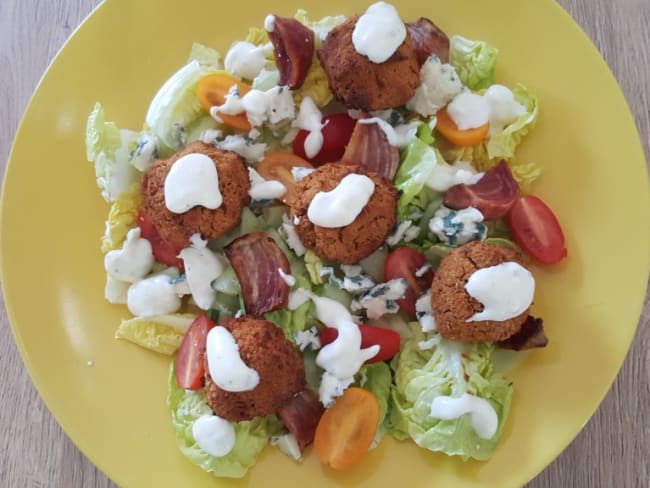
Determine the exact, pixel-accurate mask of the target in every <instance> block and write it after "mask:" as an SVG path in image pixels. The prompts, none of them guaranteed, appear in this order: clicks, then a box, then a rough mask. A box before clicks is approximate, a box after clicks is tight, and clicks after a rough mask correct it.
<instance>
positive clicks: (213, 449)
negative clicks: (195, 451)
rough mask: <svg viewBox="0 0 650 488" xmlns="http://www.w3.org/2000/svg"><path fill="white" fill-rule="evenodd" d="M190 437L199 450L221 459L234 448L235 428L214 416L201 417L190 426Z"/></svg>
mask: <svg viewBox="0 0 650 488" xmlns="http://www.w3.org/2000/svg"><path fill="white" fill-rule="evenodd" d="M192 437H194V440H195V441H196V443H197V444H198V445H199V447H200V448H201V449H203V450H204V451H205V452H207V453H208V454H210V456H214V457H222V456H225V455H226V454H228V453H229V452H230V451H232V449H233V447H235V428H234V427H233V425H232V423H230V422H228V421H227V420H226V419H223V418H221V417H218V416H216V415H202V416H201V417H199V418H198V419H196V420H195V421H194V423H193V424H192Z"/></svg>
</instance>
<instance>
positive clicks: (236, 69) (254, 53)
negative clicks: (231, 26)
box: [224, 41, 266, 80]
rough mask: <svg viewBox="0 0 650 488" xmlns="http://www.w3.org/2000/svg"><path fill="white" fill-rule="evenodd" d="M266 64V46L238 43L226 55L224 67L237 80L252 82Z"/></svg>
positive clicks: (244, 42)
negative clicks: (244, 79)
mask: <svg viewBox="0 0 650 488" xmlns="http://www.w3.org/2000/svg"><path fill="white" fill-rule="evenodd" d="M265 63H266V58H265V57H264V46H256V45H255V44H251V43H250V42H246V41H238V42H235V43H234V44H233V45H232V46H231V47H230V49H229V50H228V52H227V53H226V59H225V60H224V67H225V68H226V71H228V72H229V73H230V74H232V75H234V76H236V77H237V78H246V79H248V80H252V79H254V78H255V77H256V76H257V75H258V74H259V73H260V71H262V68H264V64H265Z"/></svg>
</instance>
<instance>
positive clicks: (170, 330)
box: [115, 313, 196, 355]
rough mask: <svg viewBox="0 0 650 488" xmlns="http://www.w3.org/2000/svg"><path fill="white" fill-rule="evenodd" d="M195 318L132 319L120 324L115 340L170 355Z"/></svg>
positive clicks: (165, 316)
mask: <svg viewBox="0 0 650 488" xmlns="http://www.w3.org/2000/svg"><path fill="white" fill-rule="evenodd" d="M195 318H196V315H194V314H189V313H172V314H167V315H156V316H153V317H134V318H132V319H129V320H123V321H122V322H121V323H120V326H119V327H118V329H117V331H116V332H115V338H116V339H125V340H127V341H130V342H133V343H134V344H137V345H138V346H140V347H144V348H145V349H149V350H151V351H155V352H159V353H160V354H169V355H172V354H174V353H175V352H176V350H177V349H178V347H179V346H180V345H181V342H182V341H183V336H184V335H185V332H186V331H187V329H188V328H189V326H190V324H191V323H192V322H193V321H194V319H195Z"/></svg>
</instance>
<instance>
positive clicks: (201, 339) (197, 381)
mask: <svg viewBox="0 0 650 488" xmlns="http://www.w3.org/2000/svg"><path fill="white" fill-rule="evenodd" d="M212 327H214V322H212V320H210V319H209V318H207V317H206V316H205V315H199V316H198V317H196V318H195V319H194V322H192V324H191V325H190V327H189V328H188V329H187V332H185V336H183V342H181V346H180V347H179V348H178V353H177V354H176V371H175V374H176V384H177V385H178V386H179V387H180V388H184V389H186V390H198V389H199V388H201V387H202V386H203V374H204V373H205V366H204V358H205V342H206V339H207V337H208V332H209V331H210V329H211V328H212Z"/></svg>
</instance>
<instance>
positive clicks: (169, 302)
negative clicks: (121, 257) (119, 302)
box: [126, 274, 181, 317]
mask: <svg viewBox="0 0 650 488" xmlns="http://www.w3.org/2000/svg"><path fill="white" fill-rule="evenodd" d="M126 305H127V307H128V309H129V312H131V313H132V314H133V315H135V316H136V317H151V316H152V315H165V314H168V313H173V312H176V311H177V310H178V309H179V308H181V299H180V298H179V296H178V295H177V293H176V288H175V287H174V284H173V283H172V282H171V279H170V277H169V276H167V275H165V274H159V275H154V276H150V277H148V278H145V279H143V280H140V281H136V282H135V283H133V284H132V285H131V286H130V287H129V290H128V291H127V295H126Z"/></svg>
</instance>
